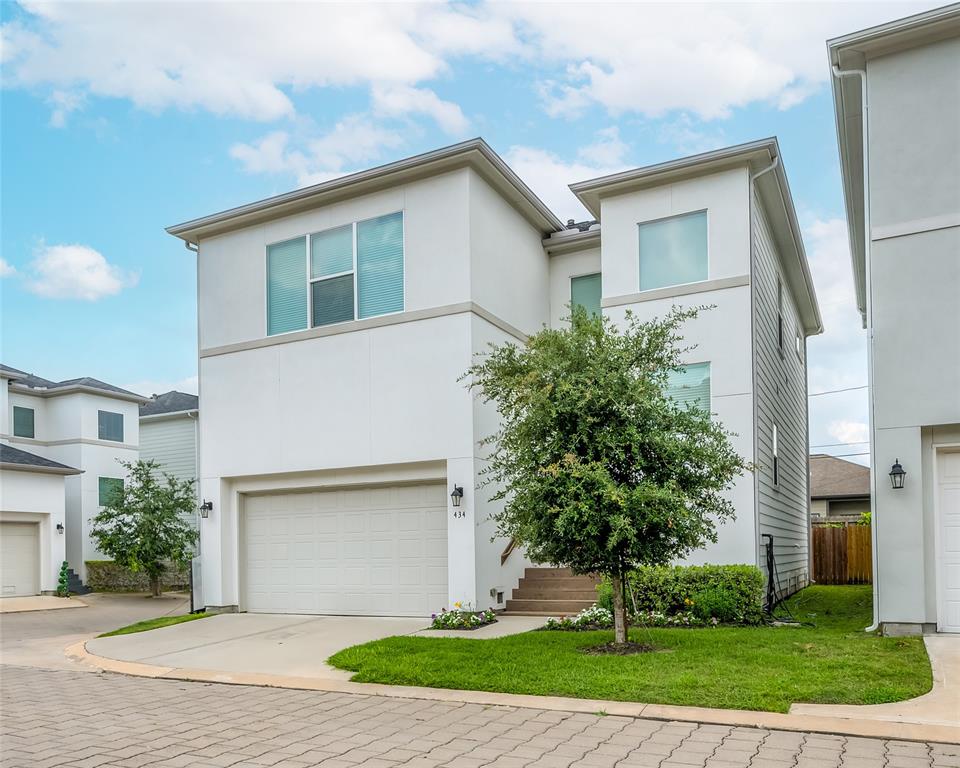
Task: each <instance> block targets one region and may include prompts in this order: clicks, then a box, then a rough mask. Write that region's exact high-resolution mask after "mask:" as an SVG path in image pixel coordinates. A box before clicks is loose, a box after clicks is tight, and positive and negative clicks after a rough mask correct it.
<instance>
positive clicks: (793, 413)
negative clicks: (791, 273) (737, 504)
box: [752, 192, 809, 594]
mask: <svg viewBox="0 0 960 768" xmlns="http://www.w3.org/2000/svg"><path fill="white" fill-rule="evenodd" d="M752 194H753V196H754V197H753V240H754V264H753V313H754V317H753V325H754V331H753V332H754V341H753V345H754V353H753V356H754V368H755V371H756V373H755V375H756V409H757V420H756V429H757V465H758V466H757V469H756V473H757V507H758V509H757V515H758V518H759V532H758V537H759V536H762V534H764V533H769V534H771V535H772V536H773V537H774V555H775V558H776V565H777V573H778V576H779V582H780V586H781V588H782V590H783V591H784V593H787V594H789V593H792V592H794V591H796V590H797V589H800V588H801V587H803V586H805V585H806V584H807V582H808V580H809V577H808V574H809V560H808V544H809V527H808V526H809V521H808V509H809V496H808V491H807V481H808V474H807V472H808V470H807V440H808V438H807V402H806V401H807V386H806V384H807V364H806V343H805V337H804V336H803V332H802V330H801V331H800V333H801V347H800V355H798V354H797V351H796V334H797V331H798V329H800V328H801V326H800V322H799V318H798V315H797V310H796V306H795V303H794V301H793V297H792V296H791V293H790V289H789V287H788V285H787V283H786V281H784V282H783V283H782V285H783V314H784V329H783V337H784V341H783V354H782V355H781V354H780V351H779V348H778V345H777V280H778V276H779V275H780V274H781V269H780V258H779V255H778V253H777V246H776V244H775V241H774V239H773V237H772V235H771V231H770V227H769V225H768V222H767V216H766V214H765V212H764V210H763V204H762V203H761V201H760V199H759V197H758V196H757V195H756V193H755V192H753V193H752ZM774 424H776V425H777V432H778V440H777V442H778V456H779V462H778V464H779V484H777V485H775V484H774V482H773V426H774ZM764 543H765V542H764V540H763V539H760V540H759V541H758V546H759V548H760V552H759V562H760V564H761V566H764V565H765V557H764V554H765V550H764Z"/></svg>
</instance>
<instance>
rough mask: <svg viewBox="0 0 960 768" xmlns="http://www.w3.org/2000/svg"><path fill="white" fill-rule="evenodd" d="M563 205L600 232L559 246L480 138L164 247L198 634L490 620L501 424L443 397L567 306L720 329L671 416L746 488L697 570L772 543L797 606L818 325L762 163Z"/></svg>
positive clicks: (580, 234) (627, 181)
mask: <svg viewBox="0 0 960 768" xmlns="http://www.w3.org/2000/svg"><path fill="white" fill-rule="evenodd" d="M571 188H572V189H573V191H574V192H575V193H576V194H577V196H578V197H579V198H580V200H581V201H582V202H583V203H584V205H585V206H586V207H587V209H588V210H589V211H590V212H591V214H592V215H593V216H594V217H595V219H596V221H595V222H582V223H580V224H573V223H572V222H571V223H569V224H568V225H564V224H563V222H561V221H560V220H558V219H557V217H556V216H555V215H554V214H553V213H552V212H551V211H550V210H548V209H547V207H546V206H545V205H544V204H543V203H542V202H541V201H540V200H539V199H538V198H537V197H536V196H535V195H534V194H533V193H532V192H531V190H530V189H529V188H528V187H527V186H526V185H525V184H524V183H523V181H522V180H521V179H519V178H518V177H517V176H516V174H515V173H514V172H513V171H512V170H511V169H510V168H509V167H508V166H507V165H506V164H505V163H504V162H503V160H501V159H500V157H499V156H498V155H497V154H496V153H495V152H494V151H493V150H492V149H491V148H490V147H489V146H488V145H487V144H486V143H485V142H484V141H482V140H480V139H475V140H471V141H467V142H464V143H461V144H457V145H454V146H451V147H447V148H444V149H440V150H436V151H433V152H428V153H426V154H423V155H419V156H416V157H412V158H409V159H406V160H401V161H399V162H396V163H391V164H389V165H385V166H382V167H379V168H374V169H372V170H369V171H364V172H361V173H356V174H353V175H350V176H346V177H343V178H340V179H335V180H333V181H328V182H325V183H323V184H319V185H316V186H312V187H308V188H305V189H300V190H297V191H295V192H290V193H288V194H284V195H279V196H277V197H273V198H269V199H267V200H263V201H260V202H256V203H252V204H249V205H244V206H241V207H239V208H235V209H231V210H229V211H224V212H222V213H217V214H213V215H210V216H205V217H203V218H199V219H195V220H192V221H188V222H186V223H183V224H179V225H176V226H173V227H171V228H169V230H168V231H169V232H170V233H171V234H173V235H175V236H177V237H179V238H182V239H183V240H184V241H185V244H186V245H187V247H188V248H190V249H191V250H193V251H195V252H196V259H197V275H198V296H199V299H198V314H199V318H198V319H199V348H200V351H199V357H200V360H199V373H200V421H199V424H200V439H199V446H200V449H199V472H200V496H201V499H202V500H203V501H205V502H207V503H208V507H209V511H208V513H207V517H206V518H204V519H202V520H201V527H200V530H201V551H202V570H203V593H204V598H205V602H206V604H207V607H208V608H209V609H211V610H241V611H266V612H291V613H343V614H383V615H416V616H420V615H428V614H430V613H431V612H433V611H436V610H438V609H440V608H442V607H444V606H449V605H450V604H451V603H452V602H454V601H457V600H459V601H462V602H464V603H469V604H472V605H473V606H477V607H486V606H490V605H492V606H493V607H495V608H502V607H503V606H504V602H505V600H507V599H508V598H509V597H510V595H511V592H512V590H513V589H514V588H515V587H516V586H517V584H518V579H519V578H520V576H521V575H522V573H523V571H524V569H525V567H527V566H529V565H530V563H529V562H527V561H526V560H525V558H524V556H523V553H522V552H520V551H518V550H514V551H512V552H511V551H510V548H509V546H508V544H509V542H507V541H504V540H502V539H494V540H491V537H492V536H493V533H494V527H493V524H492V522H491V521H490V519H489V517H490V514H491V512H493V511H495V507H494V505H493V503H492V502H491V501H490V498H489V497H490V495H491V493H490V490H489V489H483V488H479V489H478V486H479V479H480V478H479V472H480V470H481V469H482V466H483V453H482V449H481V447H480V446H479V441H480V440H481V438H483V437H485V436H488V435H490V434H491V433H492V432H493V431H494V430H495V427H496V423H497V414H496V413H495V412H494V411H493V410H491V408H490V407H489V406H486V405H484V404H482V403H481V402H480V401H479V399H477V398H475V397H474V396H473V395H471V393H470V392H469V391H468V390H467V389H466V388H465V386H464V384H463V382H461V381H458V379H459V378H460V377H461V375H462V374H463V373H464V372H465V371H466V370H467V368H468V367H469V366H470V364H471V362H472V361H473V360H474V359H475V357H476V355H477V354H478V353H481V352H482V351H484V350H485V349H486V348H487V345H488V344H489V343H491V342H494V343H504V342H511V343H518V344H522V343H523V342H524V340H525V339H526V338H527V336H528V334H532V333H534V332H536V331H537V330H539V329H540V328H543V327H544V326H549V325H558V324H560V323H563V322H564V320H563V317H564V316H565V314H566V313H567V311H568V310H567V306H568V304H569V303H570V302H571V300H573V301H575V302H578V303H582V304H584V305H585V306H587V307H588V308H590V309H591V310H593V311H596V312H603V313H605V314H608V315H609V316H610V317H611V318H613V319H614V320H615V321H620V320H622V318H623V317H624V313H625V312H626V311H627V310H628V309H631V310H633V311H634V312H635V313H637V314H639V315H640V316H642V317H650V316H654V315H659V314H662V313H663V312H665V311H666V310H667V309H668V308H669V307H670V306H671V305H672V304H674V303H679V304H697V305H699V304H712V305H716V308H715V309H714V310H712V311H711V312H709V313H707V314H705V315H704V316H702V317H701V318H698V319H697V320H696V321H695V322H693V323H692V324H691V325H690V326H689V328H688V334H687V340H688V341H689V342H691V343H695V344H696V345H697V346H696V349H695V350H694V351H692V352H691V353H690V359H689V366H688V367H687V369H686V370H685V372H684V374H683V375H682V376H679V377H677V380H676V381H675V382H674V386H673V390H672V391H673V392H674V394H675V395H676V396H677V397H681V398H685V399H691V398H699V400H700V402H702V403H704V404H707V405H708V407H709V408H710V409H711V411H712V412H713V413H714V414H716V418H718V419H720V420H722V421H723V422H724V423H725V424H726V425H727V426H728V428H730V429H732V430H734V431H735V432H737V433H738V437H737V439H736V445H737V448H738V449H739V450H740V451H741V452H742V453H743V455H744V456H745V457H746V458H747V459H748V460H749V461H751V462H755V463H756V464H757V465H758V470H757V471H756V472H755V473H751V474H749V475H747V476H745V477H742V478H741V479H740V480H739V481H738V482H737V483H736V486H735V487H734V488H733V490H732V492H731V493H732V498H733V501H734V503H735V505H736V508H737V513H738V517H737V520H736V521H735V522H731V523H728V524H726V525H724V526H723V527H722V528H721V530H720V532H719V537H720V538H719V542H718V543H717V544H716V545H713V546H711V547H708V548H706V549H705V550H704V551H702V552H699V553H697V555H696V557H695V558H694V560H695V561H698V562H714V563H724V562H726V563H756V564H758V565H763V554H762V553H763V546H764V538H763V537H764V535H765V534H769V535H772V536H773V537H774V542H775V551H776V554H777V564H778V571H779V578H780V580H781V583H782V586H783V589H784V591H790V590H793V589H796V588H798V587H800V586H802V585H803V584H805V583H806V582H807V580H808V567H807V562H808V559H807V558H808V552H807V541H808V521H807V518H808V515H807V498H808V491H807V470H806V462H807V449H806V446H807V427H806V344H805V340H806V338H807V336H808V335H810V334H815V333H819V332H820V330H821V322H820V317H819V313H818V310H817V304H816V299H815V296H814V291H813V287H812V283H811V280H810V275H809V272H808V270H807V262H806V258H805V255H804V251H803V244H802V241H801V238H800V233H799V229H798V227H797V221H796V216H795V213H794V209H793V204H792V201H791V196H790V190H789V186H788V184H787V180H786V176H785V174H784V169H783V164H782V163H781V162H780V151H779V148H778V146H777V142H776V140H775V139H768V140H764V141H758V142H755V143H751V144H746V145H742V146H738V147H732V148H729V149H724V150H720V151H717V152H711V153H708V154H705V155H699V156H697V157H692V158H686V159H683V160H678V161H675V162H671V163H665V164H662V165H658V166H653V167H648V168H641V169H638V170H636V171H631V172H628V173H623V174H618V175H616V176H611V177H607V178H602V179H596V180H593V181H588V182H584V183H580V184H575V185H573V186H572V187H571ZM461 491H462V497H460V496H459V493H460V492H461ZM458 502H459V503H458Z"/></svg>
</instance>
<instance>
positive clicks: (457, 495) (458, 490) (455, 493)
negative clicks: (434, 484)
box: [450, 485, 463, 507]
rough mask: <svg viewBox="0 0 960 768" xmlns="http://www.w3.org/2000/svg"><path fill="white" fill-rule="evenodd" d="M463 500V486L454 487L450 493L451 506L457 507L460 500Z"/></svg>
mask: <svg viewBox="0 0 960 768" xmlns="http://www.w3.org/2000/svg"><path fill="white" fill-rule="evenodd" d="M462 498H463V486H462V485H455V486H453V490H452V491H451V492H450V500H451V501H452V502H453V506H455V507H459V506H460V500H461V499H462Z"/></svg>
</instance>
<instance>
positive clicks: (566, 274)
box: [550, 247, 602, 328]
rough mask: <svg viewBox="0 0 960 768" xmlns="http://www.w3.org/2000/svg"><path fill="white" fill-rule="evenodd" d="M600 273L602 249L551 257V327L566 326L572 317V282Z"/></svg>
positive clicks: (590, 249)
mask: <svg viewBox="0 0 960 768" xmlns="http://www.w3.org/2000/svg"><path fill="white" fill-rule="evenodd" d="M599 271H600V248H599V247H597V248H587V249H584V250H582V251H574V252H572V253H562V254H557V255H554V256H551V257H550V326H551V327H553V328H559V327H560V326H561V325H564V320H563V318H566V317H569V316H570V280H571V279H572V278H574V277H580V276H582V275H592V274H595V273H597V272H599ZM601 279H602V278H601Z"/></svg>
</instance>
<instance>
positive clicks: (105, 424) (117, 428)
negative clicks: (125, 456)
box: [97, 411, 123, 443]
mask: <svg viewBox="0 0 960 768" xmlns="http://www.w3.org/2000/svg"><path fill="white" fill-rule="evenodd" d="M97 435H98V437H99V438H100V439H101V440H112V441H114V442H117V443H122V442H123V414H122V413H113V412H112V411H97Z"/></svg>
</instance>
